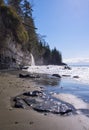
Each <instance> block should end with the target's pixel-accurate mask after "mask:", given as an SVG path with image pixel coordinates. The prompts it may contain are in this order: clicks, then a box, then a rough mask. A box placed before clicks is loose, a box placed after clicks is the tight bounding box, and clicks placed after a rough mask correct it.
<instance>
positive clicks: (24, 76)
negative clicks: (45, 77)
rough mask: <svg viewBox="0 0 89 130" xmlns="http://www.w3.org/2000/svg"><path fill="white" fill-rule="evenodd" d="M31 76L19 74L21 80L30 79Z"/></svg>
mask: <svg viewBox="0 0 89 130" xmlns="http://www.w3.org/2000/svg"><path fill="white" fill-rule="evenodd" d="M28 77H29V74H19V78H28Z"/></svg>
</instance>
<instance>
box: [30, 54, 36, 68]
mask: <svg viewBox="0 0 89 130" xmlns="http://www.w3.org/2000/svg"><path fill="white" fill-rule="evenodd" d="M34 65H35V60H34V57H33V55H32V54H31V66H34Z"/></svg>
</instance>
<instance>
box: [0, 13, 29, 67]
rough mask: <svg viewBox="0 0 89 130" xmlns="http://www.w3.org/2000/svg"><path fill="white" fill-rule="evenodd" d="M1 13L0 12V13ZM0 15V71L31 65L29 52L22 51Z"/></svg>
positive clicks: (20, 45)
mask: <svg viewBox="0 0 89 130" xmlns="http://www.w3.org/2000/svg"><path fill="white" fill-rule="evenodd" d="M0 13H1V12H0ZM1 16H2V15H0V69H8V68H19V67H20V66H24V65H30V64H31V55H30V52H29V51H27V50H24V49H23V46H22V44H20V43H19V42H18V40H17V39H16V37H15V36H14V35H13V33H12V31H11V29H10V28H7V27H6V25H5V23H4V22H3V19H2V17H1ZM4 20H5V19H4Z"/></svg>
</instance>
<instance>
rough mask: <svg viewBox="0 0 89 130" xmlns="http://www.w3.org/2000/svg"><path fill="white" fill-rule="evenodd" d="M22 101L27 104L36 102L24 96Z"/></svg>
mask: <svg viewBox="0 0 89 130" xmlns="http://www.w3.org/2000/svg"><path fill="white" fill-rule="evenodd" d="M24 101H25V103H26V104H27V105H29V106H32V105H33V104H36V103H37V102H36V100H35V99H30V98H25V99H24Z"/></svg>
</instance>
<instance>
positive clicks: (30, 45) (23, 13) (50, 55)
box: [0, 0, 62, 65]
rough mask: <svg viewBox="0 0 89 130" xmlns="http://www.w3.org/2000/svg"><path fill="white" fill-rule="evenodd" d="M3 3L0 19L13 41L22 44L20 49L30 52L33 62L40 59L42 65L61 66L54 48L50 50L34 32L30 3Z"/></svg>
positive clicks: (0, 3) (15, 0)
mask: <svg viewBox="0 0 89 130" xmlns="http://www.w3.org/2000/svg"><path fill="white" fill-rule="evenodd" d="M4 2H7V4H4ZM4 2H3V0H0V17H1V18H2V21H3V24H4V26H5V28H6V29H7V30H9V32H10V33H12V34H13V36H14V37H15V40H16V41H17V42H18V43H22V48H23V49H24V48H25V49H24V50H25V51H27V50H28V51H29V52H31V53H32V54H33V55H34V57H35V60H38V59H42V60H43V64H46V65H48V64H54V65H59V64H61V62H62V56H61V53H60V52H59V51H58V50H57V49H56V48H54V49H52V50H51V49H50V47H49V45H48V43H47V42H46V41H45V40H44V37H43V36H41V35H38V34H37V32H36V29H37V28H36V27H35V24H34V19H33V16H32V11H33V10H32V5H31V3H30V2H29V1H28V0H5V1H4ZM23 43H24V44H23Z"/></svg>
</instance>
